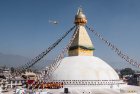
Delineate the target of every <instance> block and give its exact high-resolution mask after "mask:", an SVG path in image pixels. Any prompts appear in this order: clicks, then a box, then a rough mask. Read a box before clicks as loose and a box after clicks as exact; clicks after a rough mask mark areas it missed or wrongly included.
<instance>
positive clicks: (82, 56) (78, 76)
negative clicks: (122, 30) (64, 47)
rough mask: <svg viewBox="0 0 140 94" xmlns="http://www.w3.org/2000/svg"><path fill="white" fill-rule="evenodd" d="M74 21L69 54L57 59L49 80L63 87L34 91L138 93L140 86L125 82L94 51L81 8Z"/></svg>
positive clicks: (55, 93) (86, 93)
mask: <svg viewBox="0 0 140 94" xmlns="http://www.w3.org/2000/svg"><path fill="white" fill-rule="evenodd" d="M74 23H75V25H76V29H75V33H74V35H75V38H74V40H73V42H72V44H71V46H70V48H69V51H68V55H69V56H68V57H65V58H63V59H62V60H60V61H58V62H59V64H60V65H59V66H58V67H57V69H56V70H55V71H54V72H53V73H52V75H51V76H50V81H51V82H57V83H63V88H59V89H47V90H46V89H44V90H41V91H39V90H38V91H36V94H37V92H41V93H42V94H48V93H49V94H66V93H69V94H140V87H138V86H131V85H127V83H125V82H123V81H122V80H121V79H119V76H118V74H117V73H116V71H115V70H114V69H113V68H112V67H111V66H110V65H108V64H107V63H106V62H105V61H103V60H102V59H100V58H99V57H96V56H94V55H93V53H94V51H95V48H94V46H93V44H92V41H91V40H90V37H89V35H88V33H87V31H86V29H85V25H86V23H87V19H86V16H85V14H84V13H83V11H82V9H81V8H79V9H78V12H77V14H76V16H75V21H74ZM45 92H46V93H45Z"/></svg>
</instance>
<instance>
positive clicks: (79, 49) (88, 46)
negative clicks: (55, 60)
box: [68, 8, 94, 56]
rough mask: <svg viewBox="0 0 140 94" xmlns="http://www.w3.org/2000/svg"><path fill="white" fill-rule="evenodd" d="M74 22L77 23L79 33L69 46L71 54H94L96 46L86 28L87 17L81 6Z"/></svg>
mask: <svg viewBox="0 0 140 94" xmlns="http://www.w3.org/2000/svg"><path fill="white" fill-rule="evenodd" d="M74 23H75V24H76V30H75V32H76V31H77V34H76V36H75V39H74V40H73V42H72V44H71V47H70V48H69V53H68V54H69V56H92V55H93V51H94V47H93V44H92V42H91V40H90V37H89V35H88V33H87V31H86V29H85V24H86V23H87V19H86V16H85V15H84V13H83V11H82V9H81V8H79V9H78V11H77V14H76V16H75V21H74Z"/></svg>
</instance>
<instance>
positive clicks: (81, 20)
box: [74, 8, 87, 25]
mask: <svg viewBox="0 0 140 94" xmlns="http://www.w3.org/2000/svg"><path fill="white" fill-rule="evenodd" d="M74 23H75V24H76V25H85V24H86V23H87V19H86V16H85V15H84V14H83V10H82V8H79V9H78V11H77V14H76V16H75V21H74Z"/></svg>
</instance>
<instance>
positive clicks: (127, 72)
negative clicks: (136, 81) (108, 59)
mask: <svg viewBox="0 0 140 94" xmlns="http://www.w3.org/2000/svg"><path fill="white" fill-rule="evenodd" d="M120 73H121V75H133V74H134V73H135V71H134V70H132V69H131V68H125V69H122V70H121V71H120Z"/></svg>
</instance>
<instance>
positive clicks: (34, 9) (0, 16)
mask: <svg viewBox="0 0 140 94" xmlns="http://www.w3.org/2000/svg"><path fill="white" fill-rule="evenodd" d="M79 6H82V8H83V11H84V13H85V14H86V17H87V19H88V25H89V26H94V28H95V30H96V31H97V32H99V33H100V34H101V35H103V36H104V37H105V38H106V39H108V40H109V41H111V42H112V43H113V44H115V45H116V46H117V47H118V48H120V49H121V50H123V52H125V53H126V54H128V55H129V56H130V57H132V58H134V59H136V60H137V61H140V50H139V49H140V43H139V40H140V37H139V35H140V0H0V52H2V53H4V54H14V55H21V56H25V57H29V58H32V57H34V56H36V55H38V54H39V53H41V52H42V51H44V50H45V49H46V48H47V47H49V45H51V44H52V43H53V42H55V41H56V40H57V39H58V38H59V37H60V36H61V35H62V34H63V33H64V32H66V31H67V30H69V29H70V28H71V27H72V26H73V25H74V24H73V21H74V16H75V14H76V12H77V8H78V7H79ZM49 20H58V21H59V24H58V25H53V24H50V23H49V22H48V21H49ZM88 32H89V34H90V37H91V39H92V41H93V43H94V46H95V49H96V51H95V55H96V56H98V57H100V58H102V59H103V60H105V61H107V62H109V63H110V64H112V65H113V66H127V63H125V61H124V60H122V59H120V58H119V57H118V56H117V55H116V54H115V53H114V52H112V51H111V50H110V49H109V48H108V47H107V46H106V45H105V44H103V43H102V42H101V41H100V40H99V39H98V38H97V37H96V36H94V35H93V34H92V33H90V31H88ZM67 42H68V38H67V39H66V40H65V41H64V42H62V43H61V44H60V46H59V47H58V48H57V49H59V50H60V49H61V47H63V46H65V45H66V44H67ZM56 52H57V50H54V53H52V56H54V55H55V53H56ZM50 57H51V55H50V56H48V58H49V59H50ZM122 63H123V64H124V65H121V64H122Z"/></svg>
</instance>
